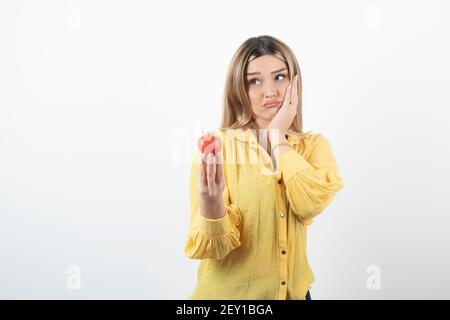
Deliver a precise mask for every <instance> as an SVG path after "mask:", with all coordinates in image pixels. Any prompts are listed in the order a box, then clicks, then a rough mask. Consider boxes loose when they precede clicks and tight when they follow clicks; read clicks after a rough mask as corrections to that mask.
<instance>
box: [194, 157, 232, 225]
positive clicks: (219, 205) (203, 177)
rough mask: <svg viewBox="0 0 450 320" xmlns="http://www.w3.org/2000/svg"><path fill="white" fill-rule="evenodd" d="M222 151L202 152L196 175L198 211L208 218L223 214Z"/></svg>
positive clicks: (215, 217) (217, 217)
mask: <svg viewBox="0 0 450 320" xmlns="http://www.w3.org/2000/svg"><path fill="white" fill-rule="evenodd" d="M222 168H223V160H222V152H221V151H218V152H217V154H216V156H215V157H214V156H212V154H211V153H209V154H208V155H205V154H202V167H201V170H200V174H199V177H198V193H199V196H200V213H201V214H202V215H203V216H205V217H206V218H209V219H219V218H221V217H223V216H224V215H225V206H224V203H223V197H222V193H223V191H224V189H225V179H224V177H223V171H222V170H223V169H222Z"/></svg>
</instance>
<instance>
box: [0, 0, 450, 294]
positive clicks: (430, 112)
mask: <svg viewBox="0 0 450 320" xmlns="http://www.w3.org/2000/svg"><path fill="white" fill-rule="evenodd" d="M449 9H450V4H449V3H448V2H447V1H445V0H442V1H437V0H434V1H406V0H405V1H398V0H397V1H375V0H371V1H367V0H366V1H360V0H354V1H331V0H330V1H276V2H274V1H226V2H225V1H224V2H222V3H218V2H216V1H189V2H188V1H164V2H162V1H161V2H159V3H156V2H153V1H110V0H109V1H106V0H104V1H81V0H79V1H76V0H71V1H56V0H54V1H31V0H28V1H13V0H9V1H2V2H1V3H0V35H1V42H0V90H1V93H0V218H1V221H0V298H3V299H16V298H20V299H53V298H56V299H93V298H106V299H109V298H114V299H116V298H123V299H131V298H137V299H185V298H186V297H187V296H188V295H189V294H190V293H191V292H192V291H193V290H194V286H195V284H196V276H197V274H196V273H197V266H198V260H190V259H188V258H187V257H185V256H184V253H183V248H184V244H185V241H186V236H187V232H188V222H189V197H188V191H189V190H188V182H189V181H188V180H189V173H190V172H189V171H190V165H191V160H192V155H193V152H194V150H195V143H196V139H197V137H198V136H199V133H201V129H202V128H205V129H206V128H217V127H219V125H220V117H221V114H222V97H223V88H224V81H225V73H226V69H227V67H228V64H229V61H230V59H231V56H232V55H233V53H234V52H235V50H236V49H237V47H238V46H239V45H240V44H241V43H242V42H243V41H245V40H246V39H247V38H249V37H252V36H258V35H264V34H268V35H272V36H275V37H277V38H279V39H280V40H282V41H284V42H285V43H287V44H288V45H289V46H290V47H291V49H292V50H293V51H294V53H295V54H296V56H297V58H298V60H299V63H300V66H301V70H302V78H303V91H304V92H303V94H304V95H303V99H304V107H303V108H304V130H305V131H313V132H315V133H321V134H323V135H325V136H326V137H327V138H328V139H329V140H330V142H331V144H332V147H333V151H334V154H335V157H336V159H337V161H338V165H339V167H340V170H341V174H342V176H343V179H344V183H345V186H344V189H342V190H341V191H340V192H339V193H338V195H337V196H336V198H335V200H334V201H333V202H332V203H331V205H330V206H329V207H328V208H327V209H326V210H325V211H324V212H323V213H322V214H321V215H320V216H319V217H317V218H316V219H315V220H314V222H313V224H312V225H311V226H310V228H309V229H308V236H309V238H308V256H309V261H310V264H311V267H312V269H313V272H314V274H315V277H316V282H315V283H314V284H313V285H312V289H311V295H312V298H313V299H396V298H399V299H419V298H425V299H428V298H437V299H444V298H446V299H449V298H450V275H449V274H448V270H450V235H449V230H450V228H449V227H450V217H449V214H450V212H449V211H450V210H449V209H450V205H449V204H448V198H449V196H448V192H449V191H450V189H449V182H450V173H449V169H448V164H449V163H450V152H449V142H448V138H449V136H450V134H449V133H450V132H449V127H448V126H447V124H448V117H449V115H450V112H449V109H448V108H449V106H450V104H449V103H450V90H449V83H450V72H449V71H450V62H449V59H448V57H449V56H450V45H449V41H448V30H449V29H450V22H449V20H448V19H447V17H448V14H449Z"/></svg>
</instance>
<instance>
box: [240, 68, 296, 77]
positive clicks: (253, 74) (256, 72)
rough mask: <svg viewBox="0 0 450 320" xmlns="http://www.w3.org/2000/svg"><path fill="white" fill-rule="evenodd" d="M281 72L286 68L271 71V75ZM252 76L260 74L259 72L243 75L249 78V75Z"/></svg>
mask: <svg viewBox="0 0 450 320" xmlns="http://www.w3.org/2000/svg"><path fill="white" fill-rule="evenodd" d="M283 70H287V69H286V68H281V69H278V70H275V71H272V72H271V74H274V73H277V72H280V71H283ZM254 74H261V72H247V73H246V74H245V75H247V76H251V75H254Z"/></svg>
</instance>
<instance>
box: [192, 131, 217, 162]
mask: <svg viewBox="0 0 450 320" xmlns="http://www.w3.org/2000/svg"><path fill="white" fill-rule="evenodd" d="M197 145H198V148H199V149H200V151H201V152H202V154H204V155H205V156H207V155H208V154H209V153H212V154H213V155H216V154H217V152H219V151H220V149H221V148H222V145H221V142H220V138H219V137H217V136H215V135H214V134H213V133H207V134H205V135H203V136H201V137H200V138H199V139H198V141H197Z"/></svg>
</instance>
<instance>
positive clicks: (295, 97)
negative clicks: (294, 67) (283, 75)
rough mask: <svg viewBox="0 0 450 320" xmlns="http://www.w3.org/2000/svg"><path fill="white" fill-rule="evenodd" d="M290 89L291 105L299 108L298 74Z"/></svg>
mask: <svg viewBox="0 0 450 320" xmlns="http://www.w3.org/2000/svg"><path fill="white" fill-rule="evenodd" d="M291 88H292V89H291V90H290V92H289V93H290V100H289V101H290V102H291V103H292V104H291V106H292V107H293V108H295V109H297V105H298V74H296V75H295V76H294V78H293V79H292V85H291Z"/></svg>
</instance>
